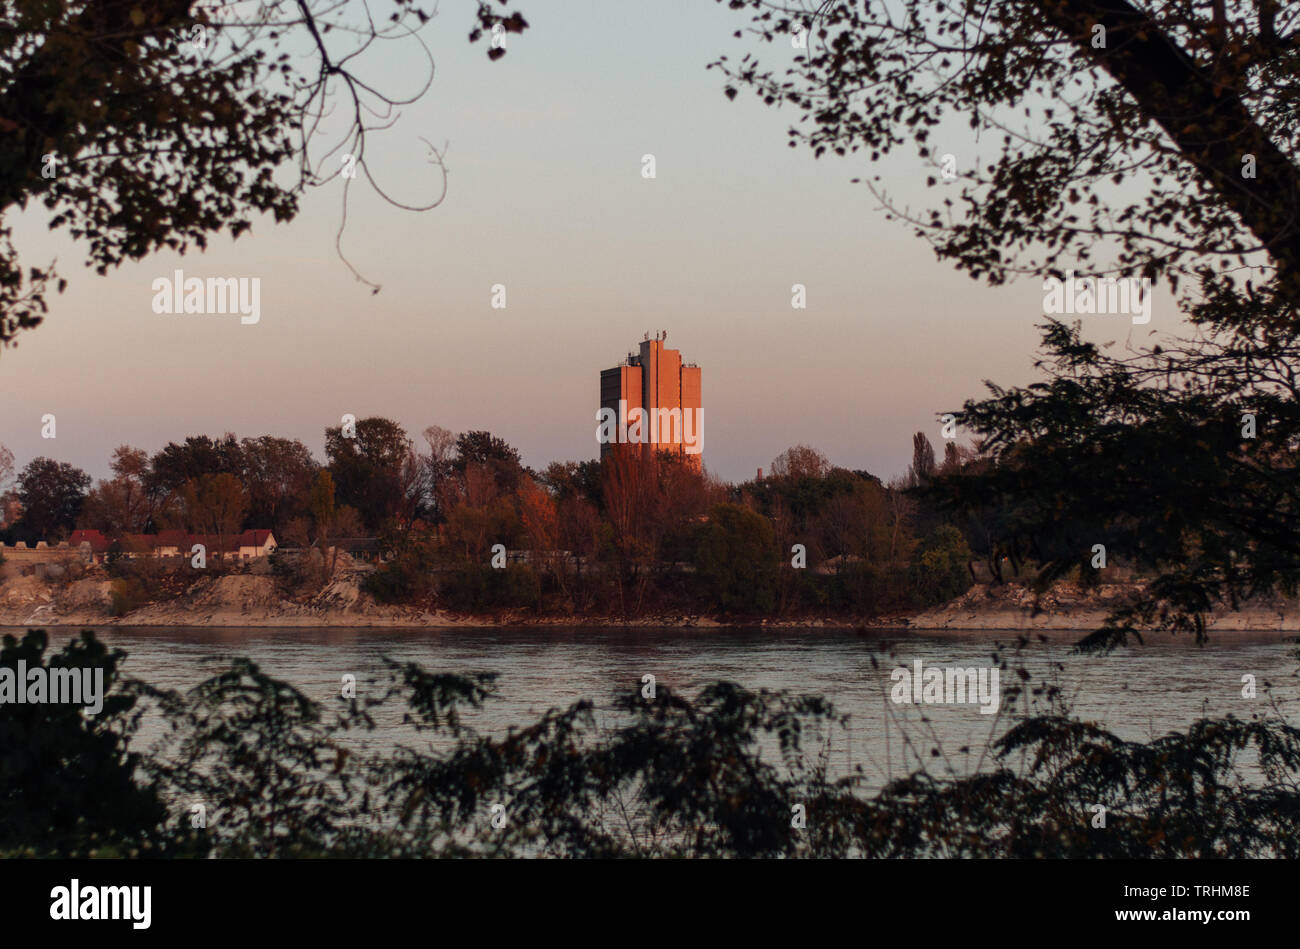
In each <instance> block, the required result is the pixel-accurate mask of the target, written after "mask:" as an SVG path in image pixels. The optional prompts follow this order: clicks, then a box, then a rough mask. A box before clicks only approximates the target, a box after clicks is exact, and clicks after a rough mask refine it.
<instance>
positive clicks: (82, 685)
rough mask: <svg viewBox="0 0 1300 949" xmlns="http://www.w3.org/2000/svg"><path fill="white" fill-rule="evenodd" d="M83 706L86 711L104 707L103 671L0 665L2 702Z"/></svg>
mask: <svg viewBox="0 0 1300 949" xmlns="http://www.w3.org/2000/svg"><path fill="white" fill-rule="evenodd" d="M46 704H50V705H68V704H71V705H84V706H85V707H86V714H88V715H98V714H99V712H100V710H101V709H103V707H104V670H103V669H86V668H75V667H74V668H66V669H60V668H57V667H56V668H53V669H47V668H45V667H44V666H34V667H32V668H31V669H28V668H27V661H26V660H25V659H19V660H18V664H17V668H14V667H12V666H0V705H46Z"/></svg>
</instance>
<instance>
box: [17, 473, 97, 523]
mask: <svg viewBox="0 0 1300 949" xmlns="http://www.w3.org/2000/svg"><path fill="white" fill-rule="evenodd" d="M89 487H90V475H88V474H86V472H84V471H82V470H81V469H80V468H75V467H73V466H72V465H70V464H67V463H66V462H62V461H55V460H54V459H52V458H45V457H41V458H33V459H32V460H31V462H29V463H28V465H27V467H26V468H24V469H23V470H22V474H20V475H19V476H18V500H19V501H20V502H21V503H22V507H23V516H22V528H23V529H22V531H21V533H23V534H24V535H26V536H27V537H28V538H29V540H53V539H54V538H55V535H56V534H57V533H61V532H65V531H70V530H72V528H73V526H74V525H75V524H76V523H77V515H78V514H79V513H81V505H82V502H83V501H84V500H85V498H86V489H87V488H89Z"/></svg>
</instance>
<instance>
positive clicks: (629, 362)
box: [597, 331, 704, 466]
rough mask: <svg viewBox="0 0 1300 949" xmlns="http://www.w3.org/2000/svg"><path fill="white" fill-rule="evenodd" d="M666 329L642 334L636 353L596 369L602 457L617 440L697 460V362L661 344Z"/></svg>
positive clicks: (700, 444) (700, 434) (700, 424)
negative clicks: (611, 365) (598, 388)
mask: <svg viewBox="0 0 1300 949" xmlns="http://www.w3.org/2000/svg"><path fill="white" fill-rule="evenodd" d="M667 338H668V333H667V332H666V331H665V332H661V333H657V334H656V335H655V337H654V339H651V338H650V334H649V333H646V335H645V340H644V341H643V342H642V343H641V349H640V352H638V353H628V354H627V358H626V359H625V360H624V361H623V363H622V365H619V366H615V367H614V368H613V369H606V370H604V371H603V372H601V374H600V409H601V411H600V427H599V429H598V431H597V438H598V439H599V440H600V456H601V457H602V458H604V457H605V456H606V455H607V454H608V453H609V452H610V451H611V450H612V449H613V446H614V445H616V444H634V445H635V444H640V445H644V446H646V448H645V450H646V451H649V450H650V446H654V448H655V449H657V450H658V451H662V452H672V453H674V454H680V455H681V456H683V458H685V459H686V460H688V461H690V462H691V463H692V464H695V465H697V466H698V465H700V464H701V452H702V451H703V448H704V409H703V405H702V402H701V398H702V396H701V381H700V367H699V366H696V365H694V364H692V363H683V362H682V354H681V352H680V351H679V350H676V349H666V348H664V341H665V340H666V339H667Z"/></svg>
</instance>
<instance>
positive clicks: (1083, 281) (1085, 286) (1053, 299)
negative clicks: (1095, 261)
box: [1043, 270, 1151, 325]
mask: <svg viewBox="0 0 1300 949" xmlns="http://www.w3.org/2000/svg"><path fill="white" fill-rule="evenodd" d="M1043 312H1044V313H1046V314H1052V315H1059V314H1062V313H1078V314H1082V315H1094V314H1111V315H1119V316H1131V317H1132V318H1133V323H1134V325H1142V324H1145V323H1150V322H1151V278H1149V277H1076V276H1075V275H1074V271H1073V270H1067V271H1066V272H1065V279H1064V280H1061V279H1059V278H1057V277H1048V278H1047V279H1046V280H1044V281H1043Z"/></svg>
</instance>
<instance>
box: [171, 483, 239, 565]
mask: <svg viewBox="0 0 1300 949" xmlns="http://www.w3.org/2000/svg"><path fill="white" fill-rule="evenodd" d="M183 496H184V498H185V514H186V517H187V519H188V520H189V522H190V527H191V529H192V530H195V531H199V532H202V533H208V534H213V535H215V536H216V538H217V551H218V556H219V557H220V558H224V557H225V555H226V546H227V543H226V542H227V541H228V540H229V539H230V538H232V537H236V536H238V534H239V532H240V530H241V529H242V526H243V523H244V515H245V514H246V513H248V495H247V494H246V493H245V492H244V487H243V485H241V484H240V483H239V479H238V478H236V477H235V476H234V475H232V474H229V473H226V472H222V473H221V474H213V475H204V476H203V477H201V478H196V479H193V480H190V481H187V482H186V483H185V488H184V490H183Z"/></svg>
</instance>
